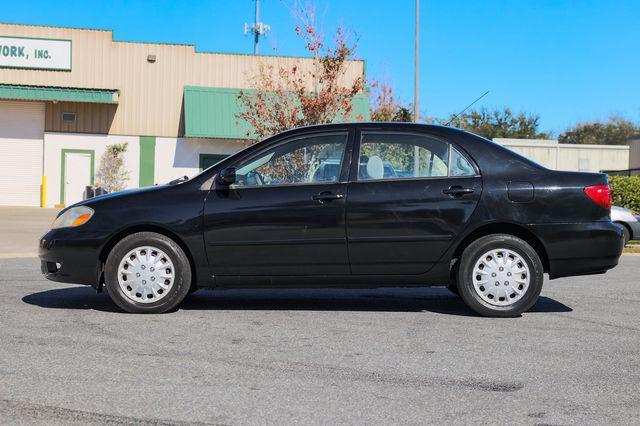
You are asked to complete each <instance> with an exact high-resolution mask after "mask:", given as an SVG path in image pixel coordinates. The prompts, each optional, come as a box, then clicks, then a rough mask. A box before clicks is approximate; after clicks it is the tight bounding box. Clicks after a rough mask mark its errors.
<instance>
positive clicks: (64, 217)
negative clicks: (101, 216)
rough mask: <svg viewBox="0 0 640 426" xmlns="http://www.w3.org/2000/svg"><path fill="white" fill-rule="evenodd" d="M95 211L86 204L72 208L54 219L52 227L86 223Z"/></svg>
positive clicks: (70, 226)
mask: <svg viewBox="0 0 640 426" xmlns="http://www.w3.org/2000/svg"><path fill="white" fill-rule="evenodd" d="M93 213H94V212H93V209H91V208H89V207H86V206H80V207H73V208H70V209H69V210H67V211H66V212H64V213H62V214H61V215H60V216H58V217H57V218H56V220H54V221H53V224H52V225H51V229H58V228H75V227H76V226H80V225H84V224H85V223H87V222H88V221H89V219H91V216H93Z"/></svg>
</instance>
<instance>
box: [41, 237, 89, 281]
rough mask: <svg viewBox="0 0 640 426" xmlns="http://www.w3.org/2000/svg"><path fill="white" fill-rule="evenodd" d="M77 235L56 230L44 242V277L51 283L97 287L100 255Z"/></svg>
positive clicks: (42, 259) (42, 240)
mask: <svg viewBox="0 0 640 426" xmlns="http://www.w3.org/2000/svg"><path fill="white" fill-rule="evenodd" d="M74 233H75V232H74V231H73V230H71V229H54V230H51V231H49V232H47V233H46V234H45V235H44V236H43V237H42V238H41V239H40V243H39V247H38V257H39V258H40V270H41V272H42V275H44V277H45V278H47V279H48V280H51V281H57V282H63V283H72V284H84V285H90V286H92V287H96V286H97V282H98V261H97V259H98V255H97V253H96V251H95V249H94V246H93V244H90V243H88V241H87V240H84V239H82V238H78V237H77V236H76V235H72V234H74Z"/></svg>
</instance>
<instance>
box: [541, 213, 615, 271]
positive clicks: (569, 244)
mask: <svg viewBox="0 0 640 426" xmlns="http://www.w3.org/2000/svg"><path fill="white" fill-rule="evenodd" d="M531 229H532V230H533V231H534V232H535V233H536V235H538V236H539V237H540V239H541V240H542V243H543V244H544V246H545V248H546V251H547V256H548V259H549V278H552V279H553V278H560V277H567V276H573V275H591V274H602V273H604V272H606V271H607V270H609V269H611V268H613V267H615V266H616V265H617V264H618V259H620V255H621V254H622V249H623V245H624V237H623V234H622V228H621V227H620V226H619V225H616V224H614V223H611V222H591V223H571V224H543V225H533V226H531Z"/></svg>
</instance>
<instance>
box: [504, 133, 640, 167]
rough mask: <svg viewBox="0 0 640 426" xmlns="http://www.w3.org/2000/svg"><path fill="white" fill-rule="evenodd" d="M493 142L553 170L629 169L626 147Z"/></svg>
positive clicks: (517, 140) (549, 142)
mask: <svg viewBox="0 0 640 426" xmlns="http://www.w3.org/2000/svg"><path fill="white" fill-rule="evenodd" d="M494 142H496V143H499V144H501V145H504V146H505V147H507V148H509V149H511V150H513V151H515V152H517V153H518V154H521V155H523V156H525V157H527V158H530V159H532V160H533V161H535V162H537V163H538V164H541V165H543V166H545V167H547V168H549V169H554V170H570V171H576V172H599V171H601V170H623V169H628V168H629V146H627V145H576V144H562V143H558V141H557V140H546V139H545V140H542V139H509V138H495V139H494Z"/></svg>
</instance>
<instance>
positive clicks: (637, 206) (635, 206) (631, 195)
mask: <svg viewBox="0 0 640 426" xmlns="http://www.w3.org/2000/svg"><path fill="white" fill-rule="evenodd" d="M609 184H610V185H611V192H612V193H613V205H614V206H620V207H625V208H627V209H631V210H635V211H637V212H638V211H640V176H609Z"/></svg>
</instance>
